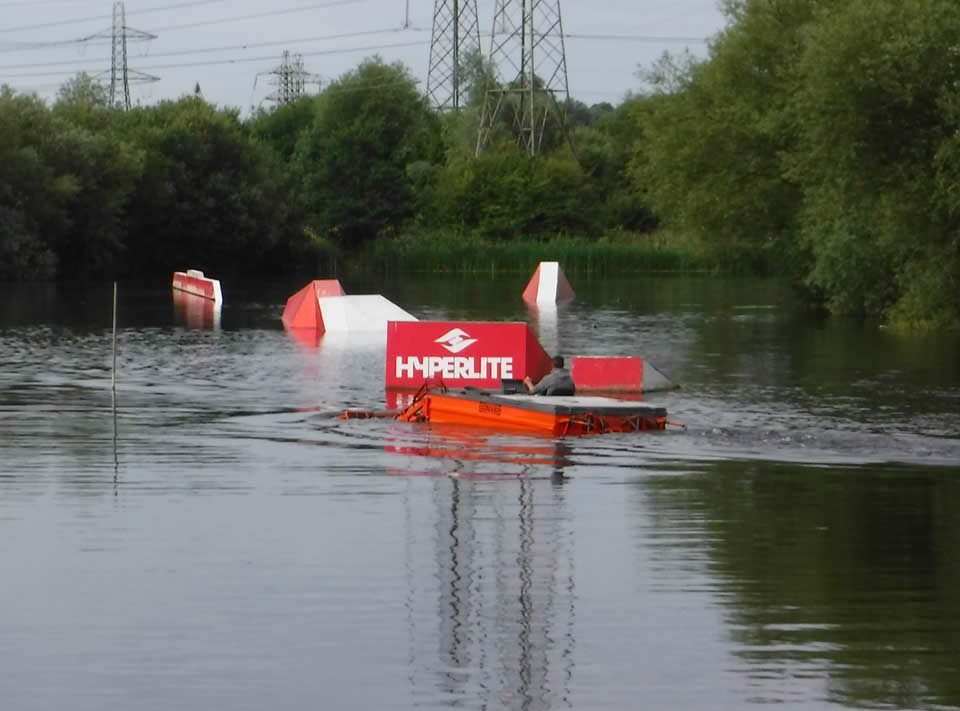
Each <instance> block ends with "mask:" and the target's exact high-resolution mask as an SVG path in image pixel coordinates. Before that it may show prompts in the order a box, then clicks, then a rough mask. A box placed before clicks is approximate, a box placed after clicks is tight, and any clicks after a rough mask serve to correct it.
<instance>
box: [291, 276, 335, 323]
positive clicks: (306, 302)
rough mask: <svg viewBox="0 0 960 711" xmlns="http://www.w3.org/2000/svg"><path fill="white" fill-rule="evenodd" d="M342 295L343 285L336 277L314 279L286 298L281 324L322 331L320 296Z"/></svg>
mask: <svg viewBox="0 0 960 711" xmlns="http://www.w3.org/2000/svg"><path fill="white" fill-rule="evenodd" d="M343 295H344V291H343V287H342V286H341V285H340V282H339V281H338V280H337V279H314V280H313V281H311V282H310V283H309V284H307V285H306V286H305V287H303V288H302V289H300V291H298V292H297V293H296V294H294V295H293V296H291V297H290V298H289V299H287V304H286V306H284V307H283V316H281V320H282V321H283V325H284V326H285V327H286V328H309V329H313V330H314V331H319V332H320V333H323V332H324V330H325V329H324V326H323V315H322V314H321V312H320V297H321V296H343Z"/></svg>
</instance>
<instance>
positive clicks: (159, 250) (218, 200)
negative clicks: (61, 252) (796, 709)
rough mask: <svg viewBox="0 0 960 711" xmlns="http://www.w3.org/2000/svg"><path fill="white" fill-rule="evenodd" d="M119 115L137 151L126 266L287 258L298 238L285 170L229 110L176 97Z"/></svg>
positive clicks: (213, 267) (212, 267)
mask: <svg viewBox="0 0 960 711" xmlns="http://www.w3.org/2000/svg"><path fill="white" fill-rule="evenodd" d="M123 115H124V120H125V131H126V132H127V136H128V137H129V139H130V140H131V141H132V142H134V143H135V144H136V145H137V146H139V147H140V148H142V150H143V151H144V155H145V159H144V169H143V177H142V179H141V181H140V182H139V184H138V185H137V188H136V191H135V193H134V195H133V197H132V200H131V244H130V249H129V265H130V267H131V268H133V269H136V270H141V271H151V272H155V271H158V270H163V271H170V270H173V269H182V268H185V267H193V268H199V269H204V270H209V271H220V272H223V271H225V270H228V269H232V270H239V271H255V270H256V271H262V270H264V269H271V268H278V267H282V266H286V265H285V264H284V263H283V262H284V259H285V257H286V256H287V255H288V254H289V253H290V252H291V250H293V251H296V250H297V249H299V247H300V246H301V245H302V244H303V242H304V241H305V236H304V235H303V232H302V230H301V229H300V227H299V221H298V219H297V216H296V211H295V209H294V208H293V206H292V205H291V201H290V198H289V189H288V187H287V185H286V182H285V181H286V178H285V168H284V166H283V164H282V163H281V161H280V159H279V158H278V157H277V156H276V154H275V153H274V152H273V151H272V150H271V149H269V148H268V147H267V146H265V145H263V144H261V143H260V142H258V141H255V140H252V139H251V137H250V136H249V135H248V134H247V132H246V131H245V130H244V128H243V127H242V125H241V124H240V121H239V118H238V116H237V114H236V112H235V111H228V110H218V109H216V108H214V107H213V106H211V105H210V104H207V103H206V102H205V101H203V100H200V99H196V98H183V99H180V100H179V101H175V102H163V103H161V104H159V105H157V106H154V107H150V108H140V109H135V110H133V111H130V112H126V113H125V114H123Z"/></svg>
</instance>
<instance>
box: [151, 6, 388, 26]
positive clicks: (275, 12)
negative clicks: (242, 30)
mask: <svg viewBox="0 0 960 711" xmlns="http://www.w3.org/2000/svg"><path fill="white" fill-rule="evenodd" d="M362 2H370V0H331V1H330V2H324V3H317V4H314V5H303V6H301V7H290V8H284V9H282V10H269V11H267V12H254V13H251V14H249V15H236V16H234V17H218V18H216V19H213V20H201V21H199V22H188V23H185V24H182V25H168V26H167V27H155V28H154V32H166V31H168V30H184V29H189V28H192V27H202V26H204V25H222V24H224V23H226V22H242V21H243V20H257V19H260V18H261V17H275V16H277V15H290V14H294V13H298V12H307V11H310V10H322V9H324V8H328V7H337V6H338V5H357V4H359V3H362Z"/></svg>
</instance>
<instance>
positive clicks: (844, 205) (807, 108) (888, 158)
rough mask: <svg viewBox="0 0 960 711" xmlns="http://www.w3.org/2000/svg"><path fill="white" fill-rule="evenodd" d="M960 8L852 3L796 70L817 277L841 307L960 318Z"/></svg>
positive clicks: (806, 219)
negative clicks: (959, 197) (957, 197)
mask: <svg viewBox="0 0 960 711" xmlns="http://www.w3.org/2000/svg"><path fill="white" fill-rule="evenodd" d="M958 47H960V7H958V6H957V4H956V3H953V2H946V1H944V0H877V1H869V2H868V1H866V0H850V1H849V2H845V3H838V4H836V5H835V6H834V7H833V8H832V10H831V12H830V13H829V15H828V16H823V17H822V19H821V20H820V21H818V22H817V23H816V24H815V25H814V26H812V27H811V29H810V32H809V35H808V38H807V41H806V42H805V51H804V54H803V56H802V59H801V61H800V62H799V64H798V67H797V73H798V74H799V75H801V76H803V77H804V82H803V85H802V89H801V91H798V92H797V94H796V95H795V99H794V102H793V104H794V110H795V112H796V123H797V125H798V126H799V127H800V132H799V135H800V143H799V147H798V150H797V151H796V152H795V153H794V165H793V170H792V174H793V176H794V177H795V179H796V180H797V182H799V183H800V184H801V185H802V186H803V188H804V195H805V204H804V211H803V223H802V227H803V235H804V238H805V240H806V242H807V243H808V244H809V245H810V248H811V251H812V254H813V257H814V262H813V268H812V270H811V272H810V275H809V283H810V284H811V285H813V286H814V287H816V288H818V289H820V290H822V291H823V293H824V294H825V295H826V298H827V300H828V302H829V304H830V305H831V306H832V307H833V309H834V310H836V311H842V312H853V313H861V314H870V315H879V316H884V315H892V316H894V317H895V318H897V319H898V320H900V321H904V322H921V321H925V322H928V323H950V322H953V323H958V322H960V295H958V294H960V289H958V288H957V286H958V278H960V268H958V267H960V254H958V251H957V234H958V227H960V223H958V217H960V215H958V213H957V210H956V208H957V204H956V203H955V202H954V201H952V200H951V199H950V195H951V193H952V191H953V190H954V189H953V188H952V187H951V186H952V185H954V184H955V180H956V178H957V177H958V171H957V167H958V163H957V158H958V155H957V152H956V143H957V131H958V129H960V116H958V113H957V111H956V107H957V103H956V99H957V95H958V94H957V88H956V87H957V77H958V76H960V53H958V51H957V48H958Z"/></svg>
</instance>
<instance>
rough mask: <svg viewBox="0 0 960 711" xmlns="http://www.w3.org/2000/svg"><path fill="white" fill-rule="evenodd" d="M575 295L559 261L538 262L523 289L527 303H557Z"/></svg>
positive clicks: (568, 299)
mask: <svg viewBox="0 0 960 711" xmlns="http://www.w3.org/2000/svg"><path fill="white" fill-rule="evenodd" d="M574 296H576V294H574V292H573V287H571V286H570V282H569V281H567V277H566V275H565V274H564V273H563V270H562V269H561V268H560V263H559V262H540V264H539V265H537V269H536V271H535V272H534V273H533V276H532V277H531V278H530V281H529V282H528V283H527V288H526V289H524V290H523V300H524V301H525V302H527V303H528V304H558V303H562V302H565V301H570V300H572V299H573V298H574Z"/></svg>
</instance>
